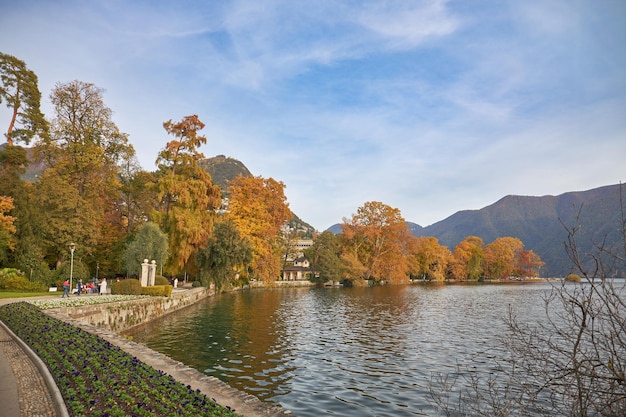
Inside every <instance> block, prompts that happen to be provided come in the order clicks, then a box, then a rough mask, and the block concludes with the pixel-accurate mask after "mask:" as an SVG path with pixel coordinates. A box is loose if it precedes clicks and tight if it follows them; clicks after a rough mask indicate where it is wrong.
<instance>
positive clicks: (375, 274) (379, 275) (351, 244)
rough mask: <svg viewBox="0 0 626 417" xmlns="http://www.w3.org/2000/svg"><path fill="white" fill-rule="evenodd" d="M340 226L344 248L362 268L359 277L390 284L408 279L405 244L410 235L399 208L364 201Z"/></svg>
mask: <svg viewBox="0 0 626 417" xmlns="http://www.w3.org/2000/svg"><path fill="white" fill-rule="evenodd" d="M341 227H342V229H343V234H342V237H343V239H344V242H345V243H344V245H345V246H344V248H345V250H347V251H349V252H350V253H351V254H352V260H353V261H354V260H355V259H358V261H359V262H360V264H361V265H362V266H363V267H364V268H365V271H364V272H365V273H364V275H363V276H362V277H361V278H362V279H365V280H370V279H374V280H376V281H389V282H391V283H399V282H403V281H406V280H407V279H408V264H407V259H406V245H407V242H408V241H409V238H410V236H411V234H410V232H409V228H408V226H407V224H406V222H405V220H404V218H402V216H401V214H400V210H398V209H396V208H393V207H390V206H388V205H386V204H383V203H380V202H376V201H372V202H367V203H365V204H364V205H363V206H362V207H359V208H358V210H357V213H356V214H353V215H352V218H351V219H350V220H347V219H344V221H343V223H342V225H341ZM346 259H348V258H346Z"/></svg>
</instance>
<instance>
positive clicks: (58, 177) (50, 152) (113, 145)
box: [36, 81, 134, 268]
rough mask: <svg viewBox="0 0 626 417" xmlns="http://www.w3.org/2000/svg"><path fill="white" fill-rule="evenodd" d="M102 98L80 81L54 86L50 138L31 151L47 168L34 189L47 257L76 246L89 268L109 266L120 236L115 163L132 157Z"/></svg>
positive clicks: (117, 167) (121, 222) (121, 225)
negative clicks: (42, 219) (43, 217)
mask: <svg viewBox="0 0 626 417" xmlns="http://www.w3.org/2000/svg"><path fill="white" fill-rule="evenodd" d="M102 93H103V90H102V89H100V88H97V87H96V86H95V85H93V84H90V83H85V82H81V81H72V82H69V83H67V84H57V85H56V86H55V89H54V90H53V91H52V93H51V95H50V100H51V102H52V104H53V105H54V109H55V118H54V120H53V121H52V124H51V134H50V136H49V137H46V138H43V139H42V140H41V141H40V142H39V143H38V144H37V147H36V150H37V155H38V157H39V158H42V159H43V160H44V161H45V163H46V166H47V169H46V170H45V171H44V173H43V174H42V175H41V176H40V180H39V181H38V184H37V187H38V193H39V198H40V203H41V207H45V215H46V216H47V217H48V221H46V223H47V227H46V229H47V231H46V234H47V237H46V240H47V242H48V244H49V245H51V246H50V248H49V252H51V253H54V252H56V253H57V254H59V255H60V254H65V253H67V249H66V247H67V244H69V243H70V242H76V243H79V244H80V246H81V248H83V250H84V252H85V254H89V255H90V256H89V257H88V258H85V262H88V263H90V264H91V266H92V267H94V268H95V266H96V265H95V264H96V263H98V262H99V263H100V264H102V263H105V264H110V263H112V262H113V260H112V259H110V258H109V255H110V254H111V248H112V247H114V245H115V244H116V243H117V242H118V241H119V240H120V239H122V238H123V236H124V232H125V228H124V216H123V214H124V212H123V209H122V203H121V195H120V190H121V187H120V182H119V177H120V164H121V163H122V162H123V161H126V160H128V159H130V158H132V156H133V155H134V149H133V147H132V145H130V144H129V143H128V137H127V135H126V134H124V133H122V132H120V130H119V129H118V127H117V126H116V125H115V123H114V122H113V121H112V111H111V109H109V108H108V107H106V106H105V104H104V101H103V98H102ZM70 226H71V227H70ZM61 260H62V259H61V258H59V259H57V264H58V263H59V262H60V261H61Z"/></svg>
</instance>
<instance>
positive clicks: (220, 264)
mask: <svg viewBox="0 0 626 417" xmlns="http://www.w3.org/2000/svg"><path fill="white" fill-rule="evenodd" d="M195 261H196V265H197V266H198V269H199V270H200V280H201V282H202V284H203V285H205V286H207V287H208V286H209V284H210V283H213V284H215V288H216V290H217V291H219V290H221V289H223V288H225V287H227V286H228V285H229V284H230V283H232V282H233V281H234V280H235V279H237V277H238V276H241V275H244V274H245V271H246V269H247V266H248V265H249V264H250V262H251V261H252V247H251V246H250V243H249V242H248V240H247V239H245V238H244V237H242V236H241V235H240V234H239V231H238V230H237V228H236V227H235V225H234V224H233V223H232V222H231V221H228V220H224V221H219V222H217V223H216V224H215V230H214V232H213V235H212V236H211V238H210V239H209V241H208V243H207V245H206V247H205V248H204V249H201V250H199V251H198V252H197V253H196V259H195Z"/></svg>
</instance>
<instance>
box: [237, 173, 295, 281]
mask: <svg viewBox="0 0 626 417" xmlns="http://www.w3.org/2000/svg"><path fill="white" fill-rule="evenodd" d="M284 188H285V184H283V183H282V182H280V181H276V180H274V179H273V178H267V179H265V178H263V177H254V176H249V177H243V176H238V177H236V178H235V179H233V180H232V181H230V182H229V187H228V195H229V203H228V212H227V217H228V218H229V219H230V220H231V221H232V222H233V223H234V225H235V227H237V229H238V230H239V232H240V233H241V236H243V237H245V238H246V239H248V241H249V242H250V244H251V245H252V251H253V257H252V268H253V270H254V273H255V275H256V276H258V277H260V278H261V279H263V280H264V281H269V280H273V279H276V278H278V276H279V275H280V269H281V239H282V238H281V227H282V226H283V225H284V224H285V222H287V221H288V220H289V219H290V218H291V216H292V213H291V210H289V204H288V203H287V198H286V197H285V192H284Z"/></svg>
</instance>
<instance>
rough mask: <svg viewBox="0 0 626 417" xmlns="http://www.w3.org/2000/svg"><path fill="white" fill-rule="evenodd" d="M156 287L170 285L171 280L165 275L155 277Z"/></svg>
mask: <svg viewBox="0 0 626 417" xmlns="http://www.w3.org/2000/svg"><path fill="white" fill-rule="evenodd" d="M154 285H170V280H169V279H167V278H165V277H164V276H163V275H157V276H156V277H154Z"/></svg>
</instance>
